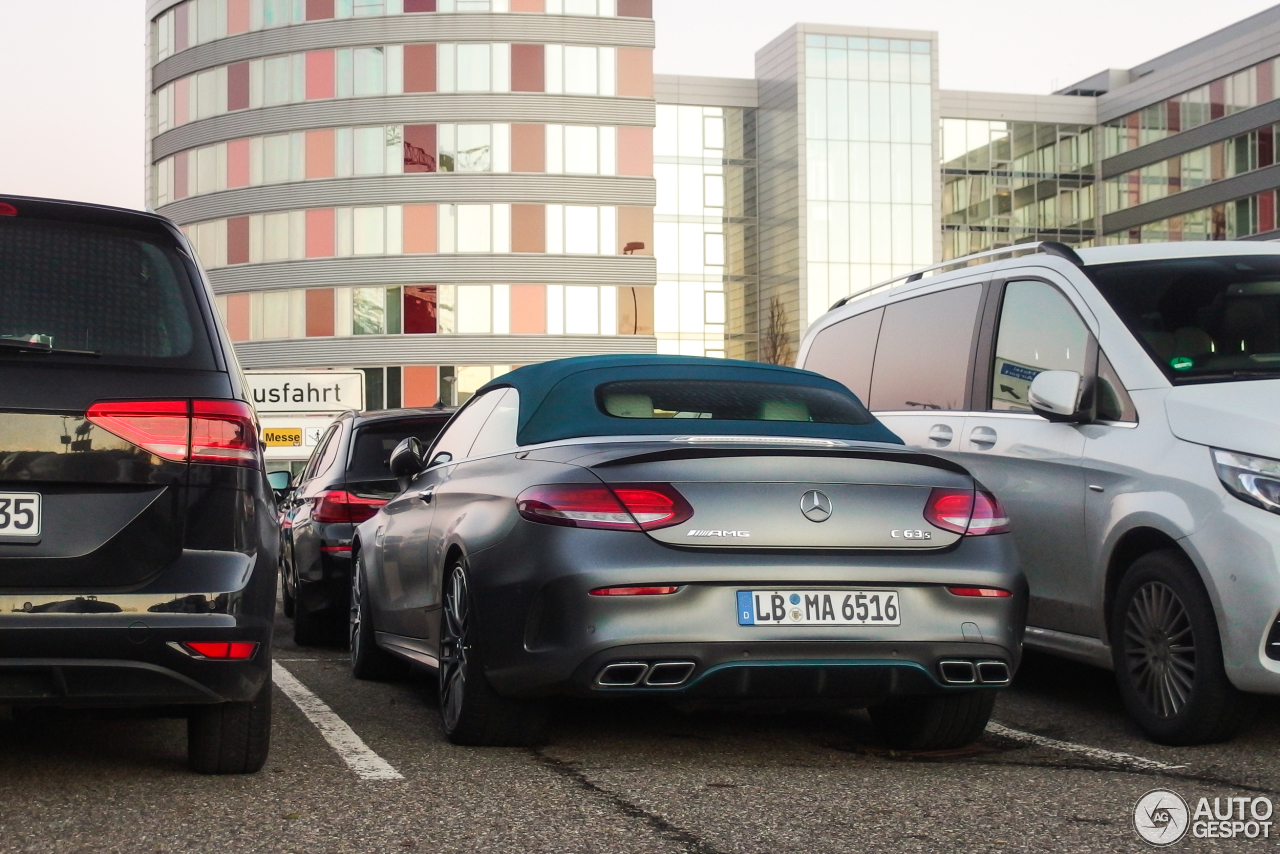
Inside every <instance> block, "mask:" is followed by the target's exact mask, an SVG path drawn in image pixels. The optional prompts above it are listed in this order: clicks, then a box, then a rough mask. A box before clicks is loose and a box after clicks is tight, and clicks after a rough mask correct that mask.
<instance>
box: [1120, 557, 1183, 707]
mask: <svg viewBox="0 0 1280 854" xmlns="http://www.w3.org/2000/svg"><path fill="white" fill-rule="evenodd" d="M1124 651H1125V660H1126V661H1127V662H1128V665H1129V672H1130V673H1131V674H1132V675H1133V681H1134V687H1136V688H1137V689H1138V692H1139V693H1140V694H1141V695H1142V697H1143V699H1144V701H1145V702H1146V704H1147V707H1148V708H1149V709H1150V710H1151V711H1152V712H1154V713H1155V714H1158V715H1160V716H1161V717H1166V718H1168V717H1173V716H1174V715H1176V714H1178V712H1180V711H1182V709H1183V707H1185V706H1186V704H1187V700H1188V699H1190V697H1191V690H1192V687H1193V685H1194V684H1195V678H1196V644H1195V633H1194V631H1193V630H1192V627H1191V618H1190V617H1189V616H1188V615H1187V609H1186V608H1185V607H1184V606H1183V604H1182V600H1181V599H1179V598H1178V594H1177V593H1175V592H1174V591H1173V590H1172V588H1170V587H1169V586H1168V585H1166V584H1164V583H1162V582H1159V581H1149V582H1147V583H1146V584H1144V585H1143V586H1142V587H1140V588H1138V591H1137V592H1136V593H1135V594H1134V597H1133V598H1132V599H1131V600H1130V601H1129V610H1128V613H1127V614H1126V615H1125V629H1124Z"/></svg>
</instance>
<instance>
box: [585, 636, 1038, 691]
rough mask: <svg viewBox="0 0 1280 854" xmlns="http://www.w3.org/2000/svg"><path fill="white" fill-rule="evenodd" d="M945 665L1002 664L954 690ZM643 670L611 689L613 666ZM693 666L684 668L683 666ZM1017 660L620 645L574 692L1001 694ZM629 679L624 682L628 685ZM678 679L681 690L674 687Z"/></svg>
mask: <svg viewBox="0 0 1280 854" xmlns="http://www.w3.org/2000/svg"><path fill="white" fill-rule="evenodd" d="M943 661H951V662H954V661H969V662H973V663H975V664H976V663H977V662H980V661H981V662H987V663H991V662H999V663H1000V664H1003V665H1004V670H1003V676H1002V678H999V679H995V678H991V677H988V678H987V681H986V682H983V681H981V680H980V679H978V678H977V676H976V674H975V679H974V681H973V682H972V683H964V684H951V683H948V682H947V680H946V679H945V677H944V675H943V673H942V671H941V670H940V668H939V663H940V662H943ZM633 662H635V663H643V664H647V665H649V669H648V670H647V671H645V674H644V675H643V676H642V677H641V678H640V679H639V681H638V682H637V684H635V685H633V686H624V685H617V684H610V683H611V682H616V681H617V680H611V679H610V678H609V675H608V674H610V673H611V671H610V669H609V668H610V665H613V671H612V672H617V671H618V665H619V664H630V663H633ZM686 663H687V664H689V665H692V666H691V667H688V668H687V669H680V668H678V665H682V664H686ZM1014 667H1016V661H1014V660H1011V656H1010V654H1009V651H1008V650H1006V649H1003V648H1002V647H999V646H996V645H994V644H982V643H929V642H914V643H894V644H889V643H884V642H878V641H873V642H856V641H855V642H803V641H801V642H795V641H783V642H772V643H771V642H755V643H748V644H743V643H692V644H647V645H634V646H619V647H614V648H612V649H609V650H605V651H603V652H600V653H597V654H595V655H593V656H591V657H589V658H588V659H587V660H586V661H584V662H583V663H582V664H581V665H580V666H579V667H578V669H577V670H576V671H575V672H574V674H573V677H572V680H571V684H570V685H567V686H565V688H566V689H567V690H568V691H569V692H572V693H577V694H588V695H599V696H603V695H610V694H628V695H656V694H665V695H668V696H673V697H676V696H678V697H680V698H688V699H708V700H868V701H870V700H878V699H883V698H885V697H899V696H910V695H918V694H936V693H939V692H941V691H948V690H961V689H969V688H988V689H990V688H1000V687H1004V686H1005V685H1007V684H1008V682H1009V677H1010V676H1011V675H1012V672H1013V668H1014ZM988 669H989V670H990V669H991V668H988ZM625 678H626V677H624V679H625ZM676 680H679V681H678V683H677V684H674V685H673V684H669V683H671V682H673V681H676Z"/></svg>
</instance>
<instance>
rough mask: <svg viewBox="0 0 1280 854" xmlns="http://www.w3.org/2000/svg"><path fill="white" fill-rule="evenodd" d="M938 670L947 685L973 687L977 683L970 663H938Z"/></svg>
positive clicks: (975, 672)
mask: <svg viewBox="0 0 1280 854" xmlns="http://www.w3.org/2000/svg"><path fill="white" fill-rule="evenodd" d="M938 670H939V671H940V672H941V673H942V681H943V682H946V683H947V684H948V685H973V684H976V683H977V681H978V673H977V670H976V669H975V668H974V666H973V662H972V661H939V662H938Z"/></svg>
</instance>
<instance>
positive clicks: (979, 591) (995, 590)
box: [947, 587, 1013, 599]
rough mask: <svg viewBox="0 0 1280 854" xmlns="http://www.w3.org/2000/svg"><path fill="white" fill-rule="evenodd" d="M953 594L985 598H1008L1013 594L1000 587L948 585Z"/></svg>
mask: <svg viewBox="0 0 1280 854" xmlns="http://www.w3.org/2000/svg"><path fill="white" fill-rule="evenodd" d="M947 590H948V591H949V592H950V593H951V595H953V596H977V597H980V598H983V599H1007V598H1009V597H1010V596H1012V595H1013V594H1012V593H1010V592H1009V591H1008V590H1001V589H1000V588H999V587H948V588H947Z"/></svg>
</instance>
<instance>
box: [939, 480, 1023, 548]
mask: <svg viewBox="0 0 1280 854" xmlns="http://www.w3.org/2000/svg"><path fill="white" fill-rule="evenodd" d="M924 518H925V521H926V522H928V523H929V524H930V525H933V526H934V527H935V528H941V529H942V530H944V531H952V532H954V533H956V534H963V535H964V536H966V537H980V536H982V535H984V534H1005V533H1008V531H1009V517H1008V514H1006V513H1005V512H1004V506H1003V505H1001V504H1000V501H999V500H998V499H997V498H996V497H995V496H994V495H992V494H991V493H990V492H987V491H986V490H982V489H977V490H968V489H935V490H933V491H932V492H930V493H929V500H928V502H927V503H926V504H925V507H924Z"/></svg>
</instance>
